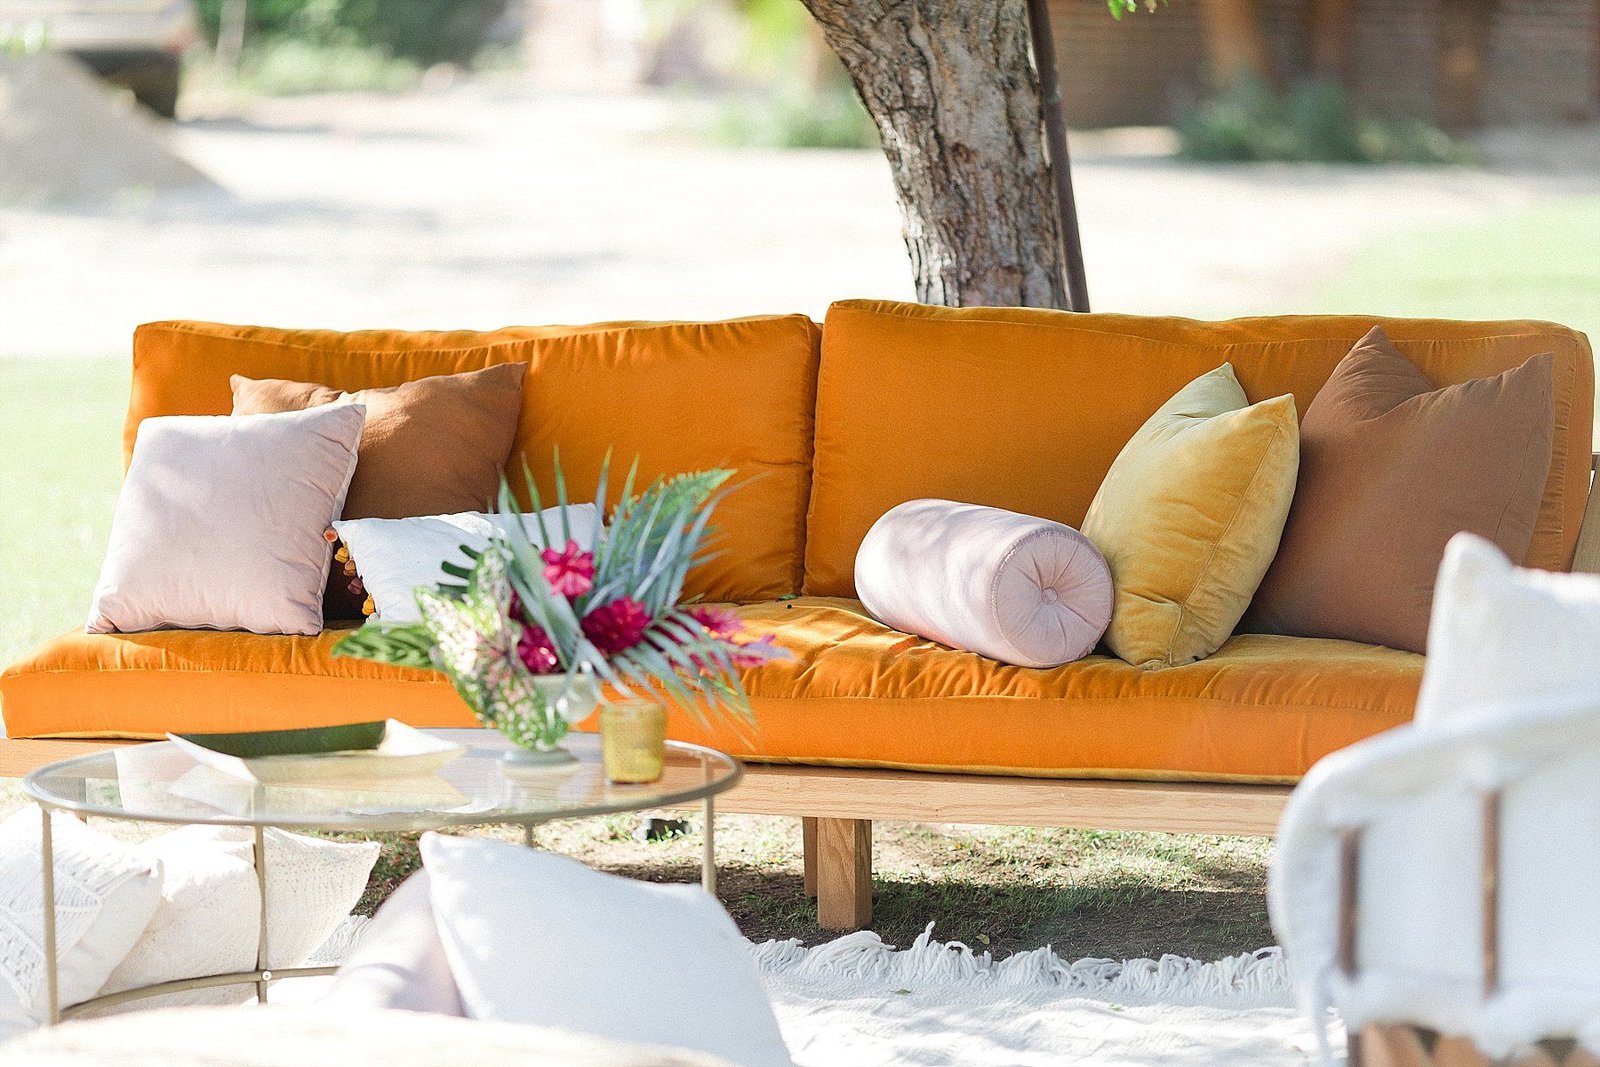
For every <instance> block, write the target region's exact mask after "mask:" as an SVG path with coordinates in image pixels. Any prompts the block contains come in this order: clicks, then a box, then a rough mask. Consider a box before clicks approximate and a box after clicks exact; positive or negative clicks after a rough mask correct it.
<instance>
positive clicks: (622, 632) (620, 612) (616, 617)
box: [580, 597, 651, 656]
mask: <svg viewBox="0 0 1600 1067" xmlns="http://www.w3.org/2000/svg"><path fill="white" fill-rule="evenodd" d="M650 622H651V619H650V613H649V612H647V611H645V609H644V605H643V604H641V603H639V602H638V601H637V600H634V599H633V598H632V597H619V598H617V599H616V600H613V601H611V603H609V604H602V605H600V606H599V607H597V608H591V609H590V611H589V614H587V615H585V616H584V617H583V622H582V623H581V624H580V625H582V627H583V635H584V636H585V637H587V638H588V639H589V640H590V641H591V642H593V644H594V647H595V648H598V649H599V650H600V651H601V652H603V653H605V654H606V655H608V656H614V655H616V654H617V653H618V652H626V651H627V650H628V649H630V648H632V647H633V646H634V645H637V644H638V643H639V642H640V641H641V640H643V639H644V632H645V630H646V629H648V628H649V626H650Z"/></svg>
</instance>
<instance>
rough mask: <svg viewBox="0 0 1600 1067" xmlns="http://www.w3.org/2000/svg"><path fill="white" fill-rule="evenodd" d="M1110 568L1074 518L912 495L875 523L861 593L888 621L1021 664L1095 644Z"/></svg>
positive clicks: (859, 567) (1056, 658) (865, 547)
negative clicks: (1037, 515)
mask: <svg viewBox="0 0 1600 1067" xmlns="http://www.w3.org/2000/svg"><path fill="white" fill-rule="evenodd" d="M1111 593H1112V588H1111V571H1110V569H1109V568H1108V567H1107V566H1106V561H1105V558H1104V557H1103V556H1101V555H1100V552H1099V550H1098V549H1096V548H1095V547H1094V545H1092V544H1090V543H1089V539H1088V538H1087V537H1084V536H1083V534H1081V533H1079V532H1078V531H1077V530H1074V529H1073V528H1072V527H1070V526H1063V525H1062V524H1061V523H1059V522H1051V521H1050V520H1048V519H1037V518H1033V517H1032V516H1029V515H1018V514H1017V513H1016V512H1013V511H1002V510H1001V509H1000V508H986V507H980V506H978V505H976V504H957V503H955V502H953V501H949V500H911V501H907V502H906V503H904V504H901V505H899V506H898V507H895V508H891V509H890V510H889V511H888V512H886V513H885V514H884V515H883V517H882V518H880V519H879V520H878V521H877V522H875V523H873V524H872V529H871V530H869V531H867V536H866V540H864V541H862V542H861V549H860V550H859V551H858V552H857V553H856V595H857V596H858V597H860V598H861V603H862V604H863V605H865V606H866V609H867V611H868V612H870V613H871V614H872V617H873V618H875V619H877V620H878V621H879V622H881V623H883V624H884V625H885V626H892V627H894V628H895V629H896V630H904V631H906V632H907V633H913V634H918V635H920V636H922V637H926V638H930V639H931V640H934V641H938V642H939V643H940V644H944V645H949V646H951V647H952V648H960V649H965V650H967V651H969V652H976V653H978V654H979V655H983V656H988V657H989V658H990V659H997V660H1000V661H1001V662H1003V663H1011V664H1014V665H1016V666H1019V667H1059V666H1060V665H1061V664H1063V663H1071V662H1072V661H1073V660H1076V659H1082V658H1083V657H1084V656H1087V655H1088V654H1089V653H1090V652H1092V651H1093V650H1094V646H1095V645H1096V644H1098V643H1099V641H1100V637H1101V635H1102V634H1104V633H1105V631H1106V626H1107V625H1108V624H1109V623H1110V622H1111V602H1112V595H1111Z"/></svg>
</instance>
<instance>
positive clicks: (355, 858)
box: [101, 826, 379, 1008]
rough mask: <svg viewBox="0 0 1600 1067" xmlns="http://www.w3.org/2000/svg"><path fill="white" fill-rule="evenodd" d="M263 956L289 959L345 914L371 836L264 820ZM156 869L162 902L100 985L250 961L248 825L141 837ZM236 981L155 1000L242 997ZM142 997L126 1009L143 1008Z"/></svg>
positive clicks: (253, 885) (370, 854)
mask: <svg viewBox="0 0 1600 1067" xmlns="http://www.w3.org/2000/svg"><path fill="white" fill-rule="evenodd" d="M266 846H267V961H268V964H269V966H271V967H298V966H301V965H303V964H304V963H305V962H306V961H307V960H309V959H310V958H311V954H312V953H313V952H315V951H316V950H317V949H318V948H319V947H320V946H321V945H322V943H323V942H324V941H326V940H327V939H328V935H329V934H331V933H333V931H334V929H335V928H337V927H338V925H339V924H340V923H341V922H343V921H344V918H345V916H347V915H349V914H350V909H351V908H353V907H355V906H356V903H357V902H358V901H360V899H361V894H362V892H363V891H364V890H365V889H366V887H367V878H368V876H369V875H371V873H372V865H373V864H374V863H376V862H377V859H378V850H379V846H378V844H377V843H376V842H360V843H345V842H339V841H325V840H321V839H318V838H313V837H303V836H301V835H299V834H291V833H288V832H287V831H284V830H277V829H269V830H267V832H266ZM148 847H149V849H150V850H151V851H152V852H154V853H155V855H156V856H157V857H159V859H160V861H161V865H162V868H163V870H164V871H165V875H166V877H165V882H164V884H163V886H162V889H161V904H160V907H158V908H157V909H156V910H155V915H154V917H153V918H152V919H151V920H150V924H149V927H148V928H147V929H146V930H145V932H144V936H143V937H141V938H139V941H138V944H137V945H135V946H134V947H133V950H132V951H131V952H129V953H127V956H126V958H125V959H123V960H122V962H121V964H120V965H119V966H117V968H116V970H114V971H112V972H111V976H110V978H109V979H108V980H107V981H106V983H105V988H104V989H103V990H101V992H104V993H118V992H121V991H122V990H124V989H134V988H137V987H141V986H147V985H154V984H156V983H157V982H167V981H171V980H173V979H176V978H193V977H197V976H200V975H207V974H226V973H231V972H235V971H247V970H250V969H252V968H254V967H255V965H256V943H257V938H258V936H259V932H260V914H261V893H260V888H259V886H258V883H257V881H256V869H255V860H254V850H253V848H252V842H251V832H250V831H249V830H247V829H244V828H238V827H227V828H214V827H202V826H191V827H185V828H183V829H181V830H174V831H172V832H171V833H167V834H163V835H162V836H160V837H157V838H155V839H154V840H152V841H150V842H149V845H148ZM243 989H244V987H242V986H233V987H223V988H220V989H205V990H196V991H193V992H188V993H176V994H168V995H167V996H164V997H162V998H160V1000H159V1003H160V1004H162V1005H175V1004H217V1003H228V1002H232V1001H238V1000H240V999H242V996H243V994H242V993H241V990H243ZM153 1003H156V1002H155V1001H150V1000H146V1001H142V1002H138V1003H136V1004H133V1005H130V1008H148V1007H150V1006H152V1004H153Z"/></svg>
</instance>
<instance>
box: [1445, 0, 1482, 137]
mask: <svg viewBox="0 0 1600 1067" xmlns="http://www.w3.org/2000/svg"><path fill="white" fill-rule="evenodd" d="M1494 16H1495V3H1494V0H1444V2H1443V3H1441V4H1440V5H1439V37H1440V41H1439V123H1440V125H1442V126H1443V127H1444V128H1445V129H1446V130H1449V131H1450V132H1451V133H1456V134H1459V133H1466V132H1468V131H1470V130H1473V129H1475V128H1476V127H1477V126H1478V125H1479V124H1480V123H1481V122H1482V121H1483V88H1484V82H1485V80H1486V79H1487V77H1488V67H1489V63H1488V57H1489V39H1490V35H1491V34H1492V32H1493V30H1494Z"/></svg>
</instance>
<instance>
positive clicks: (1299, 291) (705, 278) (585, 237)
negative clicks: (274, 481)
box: [0, 76, 1600, 357]
mask: <svg viewBox="0 0 1600 1067" xmlns="http://www.w3.org/2000/svg"><path fill="white" fill-rule="evenodd" d="M697 106H698V107H702V108H703V106H704V105H695V104H693V103H692V102H687V101H684V100H682V99H681V98H679V97H677V96H674V95H671V94H656V95H651V94H642V93H631V94H616V95H606V94H589V95H572V94H563V93H559V92H554V91H550V90H543V89H539V88H537V87H535V86H533V85H531V84H528V83H526V82H524V81H520V80H517V79H515V78H512V77H510V76H501V77H484V78H480V79H478V80H469V81H463V82H459V83H456V84H454V85H449V86H444V87H434V88H430V89H424V90H419V91H416V92H412V93H406V94H401V95H382V94H372V93H364V94H363V93H356V94H337V95H320V96H306V97H296V98H284V99H258V100H254V101H247V102H244V103H239V102H237V101H228V102H226V103H219V104H217V105H215V106H209V107H208V106H207V105H205V103H204V101H201V106H200V109H199V112H198V114H196V115H195V117H192V118H190V119H187V120H186V121H184V122H182V123H180V124H179V125H178V126H177V128H176V129H175V130H174V132H173V137H174V141H175V147H177V148H178V149H179V150H180V151H181V152H182V153H183V154H184V155H185V156H186V157H187V158H188V159H190V160H191V161H193V162H194V163H195V164H196V165H197V166H199V167H200V168H201V169H202V170H203V171H205V172H206V173H207V174H208V175H210V176H211V177H212V178H213V179H215V181H216V182H217V183H218V184H219V185H220V186H221V191H219V192H211V193H198V194H197V193H164V194H158V193H155V192H144V193H140V192H138V191H130V192H129V193H127V194H126V195H125V196H124V197H123V198H121V199H120V200H118V201H116V202H114V203H112V204H109V205H102V206H99V207H95V208H83V207H71V206H57V207H54V208H49V209H41V208H37V207H34V208H29V209H26V210H24V209H20V208H16V207H12V208H9V209H7V208H5V207H3V206H0V357H6V356H12V357H27V356H60V357H82V356H105V355H117V354H121V353H124V352H126V351H127V346H128V339H129V336H130V333H131V331H132V328H133V327H134V326H135V325H136V324H138V323H140V322H144V321H150V320H156V319H164V318H181V317H193V318H206V319H215V320H220V321H226V322H254V323H269V324H273V325H284V326H319V327H333V328H361V327H377V326H386V327H407V328H426V327H433V328H439V327H452V328H454V327H494V326H499V325H504V324H506V323H545V322H574V321H594V320H602V319H608V318H667V317H671V318H689V317H711V316H726V315H738V314H749V313H755V312H766V311H796V310H798V311H806V312H810V313H812V314H814V315H820V314H821V312H822V311H823V310H824V309H825V308H826V306H827V304H828V303H829V302H830V301H831V300H833V299H837V298H840V297H846V296H881V297H909V296H910V295H911V283H910V277H909V271H908V268H907V265H906V259H905V254H904V249H903V246H902V244H901V240H900V219H899V215H898V210H897V208H896V207H895V203H894V198H893V194H892V189H891V186H890V181H889V174H888V170H887V165H886V163H885V162H884V160H883V158H882V156H881V155H880V154H879V153H876V152H871V151H806V150H799V151H792V150H791V151H779V150H736V149H730V148H726V147H721V146H718V145H715V144H710V143H707V142H706V141H705V140H703V139H701V138H698V137H696V136H691V134H690V132H689V130H690V127H691V126H693V125H694V121H695V118H696V115H697V114H698V112H697V110H696V108H697ZM1568 141H1570V138H1569V139H1568ZM1568 141H1562V142H1561V143H1562V144H1567V143H1568ZM1166 144H1167V141H1166V140H1165V139H1164V138H1163V137H1162V136H1161V135H1159V134H1150V133H1147V132H1146V133H1141V132H1138V131H1135V132H1132V133H1126V132H1125V133H1119V134H1114V135H1103V134H1096V135H1076V136H1075V138H1074V142H1073V148H1074V160H1073V163H1074V173H1075V178H1076V183H1077V192H1078V200H1079V204H1080V209H1081V215H1082V219H1083V229H1084V244H1085V250H1086V253H1085V254H1086V258H1087V261H1088V267H1089V278H1090V288H1091V295H1092V297H1093V300H1094V303H1095V306H1096V308H1097V309H1098V310H1110V311H1127V312H1144V313H1163V314H1189V315H1199V316H1220V315H1235V314H1251V313H1258V312H1260V313H1266V312H1284V311H1296V310H1314V309H1313V308H1312V307H1310V306H1309V304H1310V303H1311V302H1312V297H1311V296H1310V295H1309V294H1310V293H1311V292H1312V290H1313V289H1314V287H1315V285H1316V283H1317V282H1318V281H1319V280H1320V279H1321V278H1322V277H1323V276H1324V275H1326V274H1327V273H1328V272H1329V271H1330V270H1332V269H1334V268H1335V267H1337V265H1338V264H1339V263H1340V261H1341V258H1342V257H1344V256H1347V255H1349V254H1351V252H1352V250H1354V249H1355V248H1357V247H1359V246H1360V245H1361V244H1363V243H1364V242H1366V241H1368V240H1370V239H1371V238H1372V237H1373V236H1374V235H1377V234H1382V233H1386V232H1389V231H1391V230H1396V229H1401V228H1404V227H1407V226H1415V225H1425V224H1428V223H1430V222H1443V221H1448V222H1450V223H1452V224H1460V223H1466V222H1471V221H1473V220H1474V219H1477V218H1481V217H1487V216H1490V215H1493V214H1497V213H1503V212H1506V211H1510V210H1515V209H1518V208H1520V207H1524V206H1527V205H1529V204H1532V203H1534V202H1535V201H1537V200H1539V199H1540V198H1543V197H1548V196H1551V195H1555V194H1561V193H1569V194H1575V193H1584V192H1596V191H1600V167H1590V166H1588V157H1587V156H1586V155H1584V154H1583V153H1582V152H1581V151H1580V152H1577V153H1576V154H1574V150H1573V149H1571V148H1567V149H1564V153H1565V154H1561V153H1557V154H1555V155H1553V156H1551V155H1550V154H1549V153H1546V154H1545V155H1544V156H1541V155H1540V154H1539V153H1540V151H1541V149H1540V145H1541V144H1543V142H1541V141H1539V139H1538V138H1537V137H1532V138H1531V140H1530V137H1529V136H1524V137H1523V138H1522V140H1521V141H1516V140H1515V139H1513V140H1511V141H1508V142H1507V143H1506V146H1505V150H1504V151H1503V152H1502V153H1501V155H1502V156H1504V157H1506V158H1508V159H1510V160H1513V161H1517V160H1522V161H1531V162H1530V163H1529V164H1528V165H1524V166H1511V165H1505V166H1496V167H1494V168H1491V169H1471V168H1461V169H1449V170H1428V169H1404V168H1349V167H1345V168H1341V167H1271V166H1261V167H1230V166H1217V167H1211V166H1194V165H1184V164H1179V163H1175V162H1172V161H1170V160H1168V159H1166V158H1164V157H1163V156H1162V155H1161V153H1162V151H1163V150H1164V149H1165V147H1166ZM1546 156H1549V158H1546Z"/></svg>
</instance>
